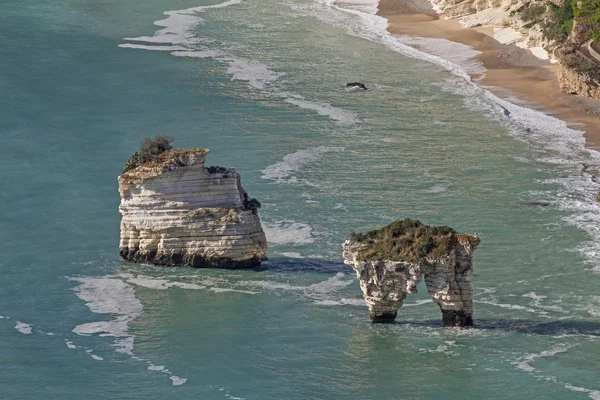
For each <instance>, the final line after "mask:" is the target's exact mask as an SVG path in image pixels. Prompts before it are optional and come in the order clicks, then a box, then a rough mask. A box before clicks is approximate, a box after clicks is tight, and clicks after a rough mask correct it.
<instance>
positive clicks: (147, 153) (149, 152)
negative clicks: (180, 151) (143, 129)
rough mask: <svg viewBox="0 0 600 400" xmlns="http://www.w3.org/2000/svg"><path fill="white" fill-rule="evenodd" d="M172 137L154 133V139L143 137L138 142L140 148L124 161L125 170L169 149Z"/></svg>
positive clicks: (152, 158) (154, 157)
mask: <svg viewBox="0 0 600 400" xmlns="http://www.w3.org/2000/svg"><path fill="white" fill-rule="evenodd" d="M171 142H173V138H172V137H170V136H167V135H156V136H155V137H154V139H150V138H145V139H144V140H142V142H141V143H140V150H139V151H136V152H135V153H133V155H132V156H131V157H129V160H127V162H126V163H125V169H124V170H123V172H125V171H129V170H130V169H133V168H136V167H138V166H140V165H142V164H144V163H147V162H149V161H152V160H154V159H156V157H157V156H158V155H159V154H160V153H162V152H164V151H167V150H171V149H172V148H173V147H172V146H171Z"/></svg>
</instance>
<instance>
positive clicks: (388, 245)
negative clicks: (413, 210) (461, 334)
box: [342, 219, 479, 327]
mask: <svg viewBox="0 0 600 400" xmlns="http://www.w3.org/2000/svg"><path fill="white" fill-rule="evenodd" d="M478 245H479V238H478V237H477V236H473V235H464V234H459V233H456V232H455V231H454V230H453V229H451V228H449V227H447V226H442V227H431V226H428V225H425V224H422V223H421V222H419V221H417V220H410V219H405V220H402V221H395V222H393V223H392V224H390V225H388V226H385V227H383V228H381V229H379V230H375V231H370V232H368V233H366V234H364V235H363V234H353V235H352V238H351V239H350V240H347V241H346V242H344V244H343V246H342V247H343V256H344V263H345V264H347V265H349V266H350V267H352V268H353V269H354V270H355V272H356V276H357V278H358V280H359V282H360V287H361V290H362V292H363V297H364V299H365V302H366V303H367V306H368V307H369V311H370V318H371V321H373V322H392V321H394V320H395V319H396V315H397V313H398V310H399V309H400V307H402V302H403V301H404V299H405V298H406V296H407V295H408V294H409V293H416V292H417V285H418V284H419V282H420V281H421V279H422V278H423V277H424V278H425V284H426V286H427V291H428V293H429V295H430V296H431V297H432V299H433V300H434V301H435V302H436V303H437V304H438V305H439V307H440V309H441V311H442V322H443V325H444V326H459V327H463V326H472V325H473V291H472V289H471V274H472V273H473V262H472V255H473V252H474V251H475V249H476V248H477V246H478Z"/></svg>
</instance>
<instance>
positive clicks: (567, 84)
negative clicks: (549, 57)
mask: <svg viewBox="0 0 600 400" xmlns="http://www.w3.org/2000/svg"><path fill="white" fill-rule="evenodd" d="M558 84H559V85H560V90H562V91H563V92H565V93H569V94H577V95H580V96H585V97H589V98H590V99H597V100H600V83H599V82H597V81H596V80H595V79H593V78H591V77H589V76H586V75H585V74H583V73H578V72H575V71H574V70H572V69H570V68H567V67H565V66H564V65H561V66H559V68H558Z"/></svg>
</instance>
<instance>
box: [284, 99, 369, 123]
mask: <svg viewBox="0 0 600 400" xmlns="http://www.w3.org/2000/svg"><path fill="white" fill-rule="evenodd" d="M283 94H284V95H285V94H286V93H283ZM285 101H286V102H287V103H290V104H293V105H295V106H298V107H300V108H304V109H306V110H313V111H316V113H317V114H319V115H323V116H325V117H329V118H331V119H332V120H334V121H336V122H338V123H339V124H342V125H353V124H357V123H358V122H359V121H360V120H359V119H358V116H357V115H356V114H355V113H353V112H351V111H348V110H344V109H343V108H339V107H334V106H332V105H331V104H329V103H319V102H315V101H310V100H306V99H304V98H303V97H301V96H297V95H296V96H287V97H286V98H285Z"/></svg>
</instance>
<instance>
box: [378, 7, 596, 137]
mask: <svg viewBox="0 0 600 400" xmlns="http://www.w3.org/2000/svg"><path fill="white" fill-rule="evenodd" d="M379 15H381V16H383V17H385V18H387V19H388V21H389V22H390V27H389V28H388V30H389V31H390V32H391V33H393V34H405V35H415V36H422V37H432V38H443V39H448V40H451V41H453V42H458V43H462V44H465V45H468V46H471V47H472V48H474V49H475V50H477V51H480V52H481V54H480V55H479V56H477V57H478V59H479V61H481V62H482V63H483V65H484V67H485V68H486V69H487V71H486V72H485V76H483V77H482V76H473V79H474V80H476V81H477V83H478V84H479V85H480V86H483V87H485V88H486V89H488V90H490V91H491V92H493V93H494V94H496V95H497V96H499V97H501V98H504V99H507V100H509V101H511V102H513V103H516V104H519V105H522V106H526V107H528V108H532V109H535V110H539V111H543V112H545V113H546V114H550V115H553V116H554V117H556V118H559V119H561V120H563V121H566V122H567V123H568V124H569V127H571V128H573V129H579V130H583V131H585V132H586V133H585V137H586V140H587V143H588V146H589V147H591V148H594V149H600V100H591V99H586V98H582V97H579V96H574V95H569V94H566V93H563V92H561V91H560V88H559V86H558V79H557V77H556V69H557V68H556V65H553V64H550V63H549V62H547V61H543V60H540V59H538V58H537V57H535V56H533V55H532V54H531V53H530V52H529V51H528V50H525V49H521V48H519V47H517V46H514V45H504V44H501V43H499V42H498V41H496V40H494V39H493V37H492V35H493V31H492V28H489V27H477V28H462V27H461V25H460V23H459V22H458V20H455V19H445V18H444V17H441V18H440V17H439V16H438V15H437V14H436V13H435V12H434V11H433V10H432V9H431V5H430V4H429V2H428V1H427V0H412V1H405V0H380V3H379Z"/></svg>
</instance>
